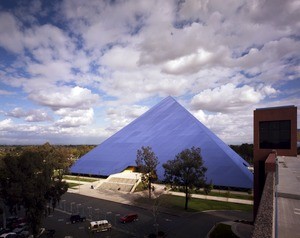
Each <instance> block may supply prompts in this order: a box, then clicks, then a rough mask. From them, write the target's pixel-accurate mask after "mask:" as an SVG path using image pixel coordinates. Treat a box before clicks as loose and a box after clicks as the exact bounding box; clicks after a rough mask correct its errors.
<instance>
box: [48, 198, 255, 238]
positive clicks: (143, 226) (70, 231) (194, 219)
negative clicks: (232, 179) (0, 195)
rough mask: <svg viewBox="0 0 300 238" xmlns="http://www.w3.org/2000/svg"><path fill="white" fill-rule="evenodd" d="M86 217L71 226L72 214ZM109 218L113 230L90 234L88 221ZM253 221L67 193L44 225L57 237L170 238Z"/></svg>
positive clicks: (224, 213)
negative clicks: (158, 236) (131, 218)
mask: <svg viewBox="0 0 300 238" xmlns="http://www.w3.org/2000/svg"><path fill="white" fill-rule="evenodd" d="M130 213H136V214H138V216H139V217H138V220H137V221H136V222H130V223H126V224H123V223H121V222H120V217H121V216H123V215H126V214H130ZM71 214H80V215H81V216H86V218H87V221H85V222H78V223H75V224H71V222H70V220H69V219H70V215H71ZM103 219H106V220H108V221H109V222H110V223H111V224H112V230H111V231H107V232H100V233H91V232H89V230H88V225H89V221H92V220H93V221H95V220H103ZM236 219H244V220H250V219H252V214H251V213H249V212H248V213H247V212H240V211H211V212H200V213H186V214H185V215H180V216H178V215H176V214H169V213H164V212H158V215H157V216H154V215H153V210H151V209H145V208H141V207H138V206H129V205H125V204H120V203H115V202H110V201H106V200H101V199H96V198H91V197H86V196H81V195H78V194H71V193H67V194H65V195H64V196H63V197H62V200H61V202H60V204H59V206H58V207H57V209H56V210H55V212H54V213H53V214H51V215H50V216H49V217H47V218H46V219H45V220H44V223H43V226H44V227H45V228H47V229H55V231H56V233H55V236H54V237H59V238H60V237H62V238H64V237H73V238H81V237H82V238H85V237H124V238H125V237H147V236H148V235H149V234H151V233H157V232H158V231H163V232H164V233H165V234H167V236H168V237H205V236H206V234H207V233H208V232H209V230H210V229H211V228H212V227H213V226H214V225H215V224H216V223H217V222H220V221H226V220H236Z"/></svg>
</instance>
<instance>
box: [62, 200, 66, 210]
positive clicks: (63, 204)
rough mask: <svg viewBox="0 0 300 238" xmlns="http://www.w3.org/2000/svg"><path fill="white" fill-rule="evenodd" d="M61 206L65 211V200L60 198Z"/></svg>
mask: <svg viewBox="0 0 300 238" xmlns="http://www.w3.org/2000/svg"><path fill="white" fill-rule="evenodd" d="M61 203H62V206H61V209H63V211H66V200H61Z"/></svg>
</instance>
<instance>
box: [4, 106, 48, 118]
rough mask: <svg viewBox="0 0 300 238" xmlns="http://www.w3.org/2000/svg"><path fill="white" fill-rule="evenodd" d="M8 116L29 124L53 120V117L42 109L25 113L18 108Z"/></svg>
mask: <svg viewBox="0 0 300 238" xmlns="http://www.w3.org/2000/svg"><path fill="white" fill-rule="evenodd" d="M6 116H10V117H15V118H23V119H24V120H25V121H27V122H43V121H51V120H52V117H51V116H50V115H49V114H48V113H47V112H45V111H43V110H41V109H37V110H29V111H25V110H23V109H22V108H19V107H16V108H14V109H13V110H12V111H10V112H8V113H6Z"/></svg>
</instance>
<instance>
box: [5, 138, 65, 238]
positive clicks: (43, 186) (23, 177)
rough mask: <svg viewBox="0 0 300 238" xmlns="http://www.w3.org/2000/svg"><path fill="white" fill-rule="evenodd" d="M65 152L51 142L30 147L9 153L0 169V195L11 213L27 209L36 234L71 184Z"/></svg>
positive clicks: (26, 211) (27, 214)
mask: <svg viewBox="0 0 300 238" xmlns="http://www.w3.org/2000/svg"><path fill="white" fill-rule="evenodd" d="M65 159H66V158H65V157H64V154H63V153H62V151H60V150H55V149H54V148H53V147H52V146H51V145H50V144H48V143H47V144H45V145H43V146H39V147H28V148H26V149H25V150H24V151H23V152H22V153H21V154H18V153H12V154H7V155H6V156H5V157H4V158H3V163H2V165H1V168H0V196H1V199H2V200H3V201H4V203H5V205H6V206H8V208H9V210H10V211H11V212H12V213H15V214H17V213H18V211H19V210H20V209H21V208H24V209H25V213H26V218H27V220H28V221H29V225H30V228H31V231H32V232H33V234H36V233H37V232H38V228H39V226H40V224H41V220H42V217H43V215H44V214H47V213H48V212H49V210H50V209H47V208H48V207H52V208H53V209H54V208H55V206H56V204H57V203H58V202H59V200H60V197H61V196H62V195H63V194H64V193H65V192H66V191H67V189H68V185H67V184H66V183H65V182H64V181H62V176H63V173H64V171H66V169H67V168H66V167H65V166H66V164H67V163H65Z"/></svg>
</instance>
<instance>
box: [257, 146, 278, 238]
mask: <svg viewBox="0 0 300 238" xmlns="http://www.w3.org/2000/svg"><path fill="white" fill-rule="evenodd" d="M265 172H266V180H265V185H264V191H263V194H262V197H261V199H260V203H259V207H258V212H257V216H256V219H255V223H254V231H253V235H252V238H271V237H274V225H275V173H276V153H274V152H273V153H271V154H270V155H269V156H268V158H267V160H266V162H265Z"/></svg>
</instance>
